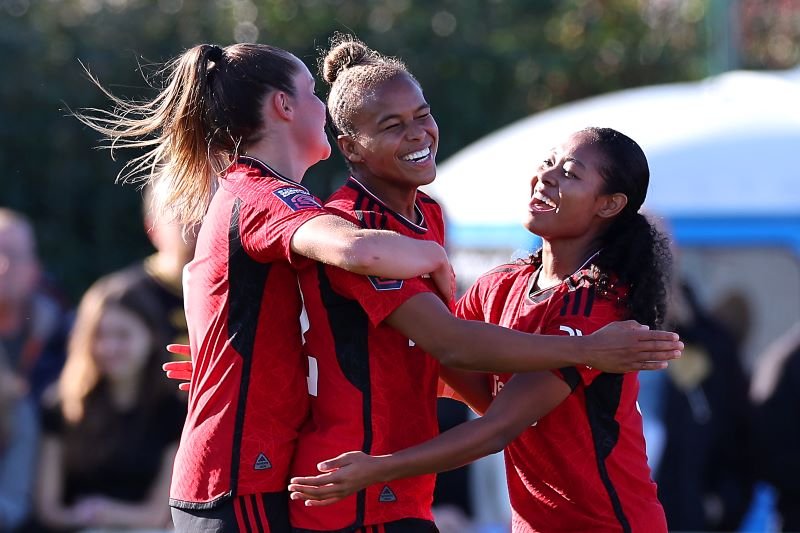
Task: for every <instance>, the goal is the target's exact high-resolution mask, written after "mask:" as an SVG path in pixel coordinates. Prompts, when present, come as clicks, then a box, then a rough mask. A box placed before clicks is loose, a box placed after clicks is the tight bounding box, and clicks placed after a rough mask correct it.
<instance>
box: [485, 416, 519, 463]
mask: <svg viewBox="0 0 800 533" xmlns="http://www.w3.org/2000/svg"><path fill="white" fill-rule="evenodd" d="M478 420H480V421H481V422H483V426H484V427H483V428H480V429H478V432H479V434H481V435H482V436H483V438H481V439H480V441H479V443H477V446H475V451H476V452H477V454H478V456H479V457H484V456H487V455H494V454H496V453H499V452H502V451H503V450H505V448H506V446H508V443H510V442H511V441H512V440H514V435H512V434H511V433H510V431H509V429H508V428H506V427H504V425H503V424H502V423H501V422H497V421H494V420H491V419H490V418H489V417H486V416H484V417H482V418H479V419H478ZM476 429H477V428H476Z"/></svg>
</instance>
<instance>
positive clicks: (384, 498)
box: [378, 485, 397, 503]
mask: <svg viewBox="0 0 800 533" xmlns="http://www.w3.org/2000/svg"><path fill="white" fill-rule="evenodd" d="M378 501H379V502H381V503H391V502H396V501H397V496H395V495H394V492H392V489H390V488H389V485H384V486H383V488H382V489H381V494H380V496H378Z"/></svg>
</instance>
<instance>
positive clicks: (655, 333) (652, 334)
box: [638, 326, 680, 342]
mask: <svg viewBox="0 0 800 533" xmlns="http://www.w3.org/2000/svg"><path fill="white" fill-rule="evenodd" d="M645 327H647V326H645ZM638 337H639V338H640V339H641V340H643V341H672V342H677V341H679V340H680V336H679V335H678V334H677V333H673V332H671V331H661V330H658V329H646V330H641V331H639V332H638Z"/></svg>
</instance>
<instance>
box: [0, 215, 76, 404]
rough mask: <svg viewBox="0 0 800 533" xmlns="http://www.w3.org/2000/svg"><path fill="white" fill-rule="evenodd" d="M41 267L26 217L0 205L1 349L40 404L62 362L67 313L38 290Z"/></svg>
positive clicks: (8, 363)
mask: <svg viewBox="0 0 800 533" xmlns="http://www.w3.org/2000/svg"><path fill="white" fill-rule="evenodd" d="M41 277H42V267H41V264H40V262H39V258H38V254H37V251H36V236H35V235H34V230H33V225H32V224H31V222H30V220H28V218H27V217H26V216H25V215H23V214H22V213H18V212H16V211H13V210H11V209H7V208H0V351H2V352H3V353H4V356H3V357H4V359H5V361H6V364H7V365H8V368H9V370H10V371H11V372H13V373H14V374H15V375H16V376H17V377H19V378H20V379H22V380H23V381H24V383H25V385H26V389H27V391H28V393H29V394H30V395H31V396H32V398H33V399H34V402H36V403H38V401H39V399H40V398H41V395H42V393H43V391H44V390H45V389H46V388H47V387H48V386H49V385H50V384H51V383H53V382H54V381H55V380H56V379H57V378H58V375H59V372H60V371H61V368H62V366H63V364H64V344H65V338H66V333H67V331H68V329H69V314H68V313H67V312H66V311H65V310H64V309H63V308H62V306H61V305H60V304H59V303H58V302H57V301H56V300H55V299H54V298H51V297H50V296H48V295H47V294H46V292H45V291H43V290H41V285H40V281H41Z"/></svg>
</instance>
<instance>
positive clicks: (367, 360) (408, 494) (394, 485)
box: [289, 178, 444, 531]
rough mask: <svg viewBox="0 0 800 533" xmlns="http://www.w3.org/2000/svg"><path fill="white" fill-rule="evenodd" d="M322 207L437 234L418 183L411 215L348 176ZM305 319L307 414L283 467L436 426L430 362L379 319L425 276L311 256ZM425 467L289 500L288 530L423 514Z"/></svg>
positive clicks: (308, 468)
mask: <svg viewBox="0 0 800 533" xmlns="http://www.w3.org/2000/svg"><path fill="white" fill-rule="evenodd" d="M325 205H326V208H328V209H329V210H332V211H334V212H337V213H339V214H341V215H343V216H346V217H347V218H349V219H350V220H353V221H354V222H356V223H358V224H360V225H361V226H363V227H365V228H375V229H388V230H393V231H396V232H398V233H401V234H403V235H407V236H409V237H413V238H416V239H426V240H432V241H436V242H438V243H440V244H442V243H443V241H444V227H443V221H442V212H441V209H440V207H439V205H438V204H437V203H436V202H434V201H433V200H432V199H430V198H429V197H428V196H427V195H425V194H423V193H421V192H419V193H417V198H416V220H413V221H412V220H408V219H406V218H405V217H403V216H401V215H400V214H398V213H396V212H395V211H392V210H391V209H389V208H388V207H387V206H386V205H384V204H383V202H381V201H380V200H379V199H378V198H377V197H375V196H374V195H373V194H371V193H370V192H369V191H368V190H367V189H366V188H365V187H363V186H362V185H361V184H360V183H359V182H357V181H355V180H354V179H352V178H351V179H350V180H349V181H348V182H347V183H346V184H345V185H344V186H343V187H342V188H340V189H339V190H338V191H337V192H336V193H335V194H334V195H333V196H332V197H331V198H330V199H329V200H328V202H326V204H325ZM299 277H300V286H301V289H302V295H303V301H304V306H305V312H306V313H307V317H308V329H305V328H304V338H305V345H304V353H305V354H306V356H307V357H308V362H309V370H310V372H309V377H308V385H309V392H310V395H311V418H310V420H309V422H308V424H306V426H305V427H304V428H303V431H302V432H301V435H300V439H299V441H298V446H297V453H296V457H295V462H294V466H293V468H292V475H296V476H306V475H313V474H318V473H319V471H318V470H317V463H319V462H320V461H322V460H324V459H329V458H331V457H335V456H337V455H339V454H341V453H343V452H346V451H351V450H362V451H364V452H365V453H369V454H384V453H390V452H394V451H397V450H400V449H403V448H406V447H408V446H413V445H414V444H418V443H420V442H423V441H425V440H427V439H430V438H432V437H434V436H435V435H436V434H437V433H438V424H437V418H436V384H437V376H438V372H439V363H438V361H436V360H435V359H433V358H432V357H430V356H429V355H428V354H426V353H425V352H423V351H422V350H421V349H420V348H418V347H416V346H415V345H414V343H413V342H411V341H410V340H409V339H408V338H407V337H404V336H403V335H402V334H400V333H399V332H397V331H396V330H394V329H392V328H390V327H389V326H387V325H384V324H383V321H384V319H385V318H386V317H387V316H389V315H390V314H391V313H392V312H393V311H394V310H395V309H397V308H398V307H399V306H400V305H401V304H403V303H404V302H405V301H407V300H408V299H409V298H411V297H412V296H414V295H416V294H419V293H421V292H429V291H433V290H434V289H433V286H432V283H431V282H430V280H422V279H410V280H404V281H403V280H390V279H379V278H375V277H368V276H359V275H355V274H351V273H348V272H345V271H343V270H341V269H338V268H333V267H326V266H322V265H313V266H311V267H309V268H305V269H303V270H301V271H300V272H299ZM434 484H435V476H434V475H425V476H418V477H414V478H408V479H402V480H397V481H392V482H389V483H385V484H380V485H377V486H372V487H369V488H367V489H366V490H363V491H361V492H359V493H357V494H355V495H352V496H350V497H348V498H346V499H345V500H343V501H341V502H339V503H336V504H334V505H331V506H327V507H306V506H304V505H303V503H302V502H300V501H292V502H290V504H289V510H290V518H291V522H292V526H293V527H294V528H296V530H299V531H303V530H312V531H314V530H316V531H330V530H340V529H341V530H346V531H351V530H352V529H353V528H357V527H361V526H364V525H373V524H383V523H387V522H391V521H395V520H398V519H402V518H423V519H428V520H430V519H432V515H431V504H432V501H433V489H434Z"/></svg>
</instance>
